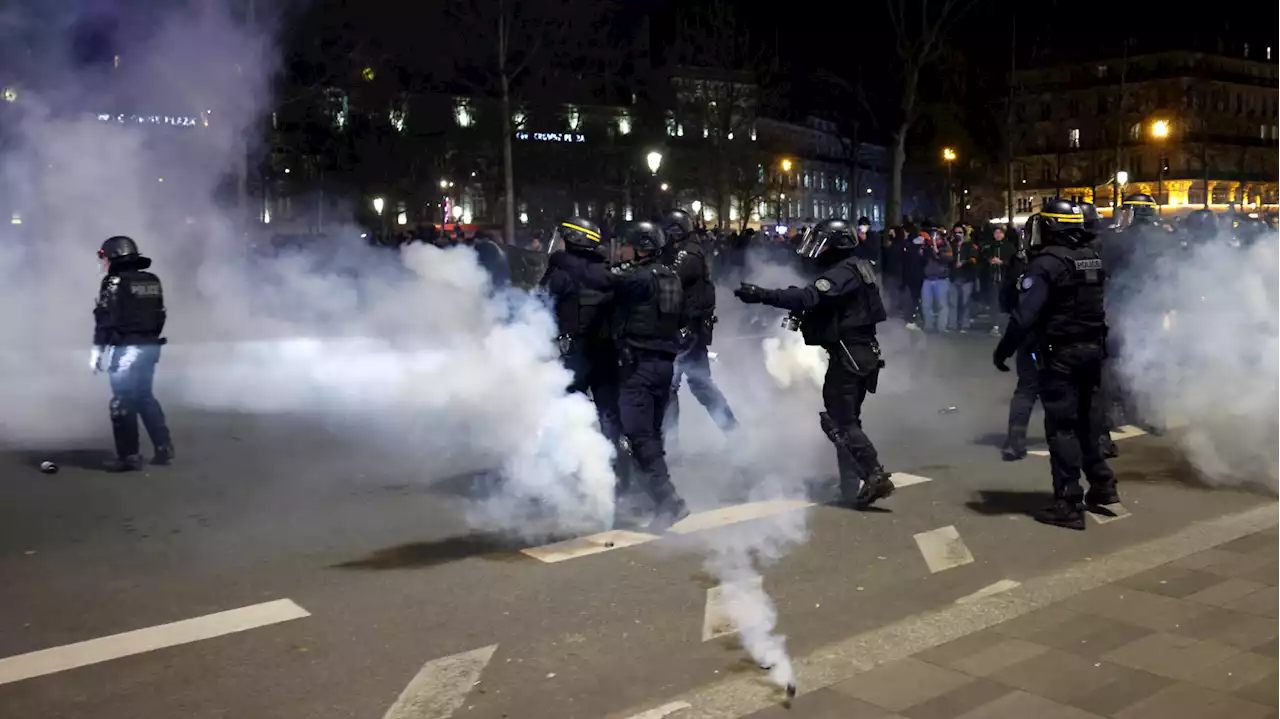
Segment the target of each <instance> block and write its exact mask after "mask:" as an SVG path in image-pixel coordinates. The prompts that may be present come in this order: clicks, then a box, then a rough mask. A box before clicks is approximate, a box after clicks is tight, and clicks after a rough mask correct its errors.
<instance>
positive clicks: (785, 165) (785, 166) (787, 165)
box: [782, 160, 791, 172]
mask: <svg viewBox="0 0 1280 719" xmlns="http://www.w3.org/2000/svg"><path fill="white" fill-rule="evenodd" d="M782 171H783V172H791V160H783V161H782Z"/></svg>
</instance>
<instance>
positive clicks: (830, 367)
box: [822, 347, 881, 497]
mask: <svg viewBox="0 0 1280 719" xmlns="http://www.w3.org/2000/svg"><path fill="white" fill-rule="evenodd" d="M839 351H840V350H839V348H838V347H837V349H836V350H834V351H828V359H827V375H826V377H825V378H824V379H823V381H822V404H823V407H824V408H825V409H826V410H827V414H829V415H831V419H832V420H834V421H835V423H836V424H837V425H838V426H839V427H840V428H841V429H843V430H844V431H845V433H846V434H848V435H849V441H850V444H851V449H852V450H853V451H852V454H853V457H852V458H850V457H847V456H845V453H844V452H840V451H838V450H837V452H836V462H837V466H838V467H839V469H840V490H841V493H842V494H844V495H845V496H846V497H852V496H854V495H856V494H857V492H858V485H859V482H860V481H861V480H862V479H864V478H865V477H867V476H868V475H869V474H871V473H872V472H876V471H879V470H880V469H881V467H880V457H879V455H878V454H877V453H876V448H875V445H873V444H871V440H870V439H868V438H867V435H866V433H865V432H863V431H862V402H863V400H865V399H866V398H867V387H868V380H869V379H870V375H866V376H864V375H862V374H859V373H857V372H855V371H854V370H853V368H852V367H850V366H848V364H847V363H846V362H845V361H844V360H843V358H841V357H840V356H839V354H837V353H838V352H839ZM872 372H879V370H878V369H875V370H872Z"/></svg>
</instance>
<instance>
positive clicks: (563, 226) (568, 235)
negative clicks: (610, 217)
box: [551, 217, 600, 250]
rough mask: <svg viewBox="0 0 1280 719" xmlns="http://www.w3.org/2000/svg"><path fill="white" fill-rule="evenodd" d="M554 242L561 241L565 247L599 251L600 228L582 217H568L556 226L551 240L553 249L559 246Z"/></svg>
mask: <svg viewBox="0 0 1280 719" xmlns="http://www.w3.org/2000/svg"><path fill="white" fill-rule="evenodd" d="M556 240H560V241H562V242H563V243H564V245H565V247H577V248H579V249H583V250H598V249H600V226H599V225H597V224H596V223H594V222H592V221H591V220H588V219H585V218H582V217H570V218H569V219H567V220H565V221H564V222H561V223H560V224H559V225H557V226H556V231H555V234H554V235H553V236H552V238H551V246H552V247H553V248H554V247H556V246H557V245H558V244H559V243H557V242H556Z"/></svg>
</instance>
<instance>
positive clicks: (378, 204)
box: [373, 197, 387, 215]
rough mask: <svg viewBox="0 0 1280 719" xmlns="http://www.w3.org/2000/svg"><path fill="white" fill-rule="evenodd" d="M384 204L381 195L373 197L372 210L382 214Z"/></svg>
mask: <svg viewBox="0 0 1280 719" xmlns="http://www.w3.org/2000/svg"><path fill="white" fill-rule="evenodd" d="M386 206H387V201H386V200H384V199H382V198H381V197H375V198H373V211H374V212H376V213H378V214H379V215H381V214H382V208H384V207H386Z"/></svg>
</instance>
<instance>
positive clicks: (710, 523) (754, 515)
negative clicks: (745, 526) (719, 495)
mask: <svg viewBox="0 0 1280 719" xmlns="http://www.w3.org/2000/svg"><path fill="white" fill-rule="evenodd" d="M812 506H814V504H813V502H802V501H799V500H793V499H772V500H768V501H764V502H747V503H746V504H735V505H732V506H729V507H720V508H719V509H712V510H708V511H706V512H695V513H693V514H690V515H689V516H688V517H685V518H684V519H682V520H680V521H679V522H676V523H675V525H673V526H672V527H671V531H673V532H675V533H677V534H691V533H693V532H700V531H702V530H704V529H712V528H715V527H725V526H728V525H730V524H737V523H738V522H746V521H748V520H751V519H760V518H761V517H769V516H772V515H775V514H782V513H784V512H791V511H795V510H797V509H804V508H806V507H812Z"/></svg>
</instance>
